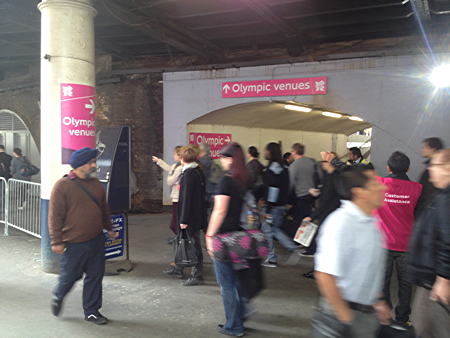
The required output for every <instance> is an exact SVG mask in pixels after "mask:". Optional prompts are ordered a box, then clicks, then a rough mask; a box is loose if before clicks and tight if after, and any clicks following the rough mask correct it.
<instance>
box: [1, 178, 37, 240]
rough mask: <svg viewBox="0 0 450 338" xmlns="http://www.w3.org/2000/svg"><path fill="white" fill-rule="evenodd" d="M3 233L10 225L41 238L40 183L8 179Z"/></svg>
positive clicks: (6, 231)
mask: <svg viewBox="0 0 450 338" xmlns="http://www.w3.org/2000/svg"><path fill="white" fill-rule="evenodd" d="M6 201H7V202H6V207H7V211H6V220H5V234H6V235H7V233H8V227H9V226H11V227H13V228H16V229H18V230H20V231H23V232H25V233H27V234H29V235H32V236H35V237H38V238H41V219H40V214H41V185H40V184H39V183H32V182H27V181H19V180H9V181H8V184H7V193H6Z"/></svg>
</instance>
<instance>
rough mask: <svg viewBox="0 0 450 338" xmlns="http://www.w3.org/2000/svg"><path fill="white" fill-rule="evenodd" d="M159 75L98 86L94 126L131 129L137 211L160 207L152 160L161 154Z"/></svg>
mask: <svg viewBox="0 0 450 338" xmlns="http://www.w3.org/2000/svg"><path fill="white" fill-rule="evenodd" d="M160 80H161V76H160V75H159V74H157V75H142V76H132V77H129V78H127V79H125V80H124V81H123V82H121V83H116V84H107V85H100V86H98V87H97V125H98V126H104V125H107V126H116V125H127V126H130V128H131V138H132V168H133V172H134V174H135V175H136V178H137V184H138V189H139V192H138V193H137V194H136V195H135V197H134V201H133V208H134V211H136V212H159V211H161V208H162V173H161V170H160V169H158V168H157V167H156V165H154V164H153V162H152V161H151V156H152V154H155V155H157V156H160V155H161V154H162V152H163V150H162V147H163V96H162V95H163V94H162V84H161V83H160Z"/></svg>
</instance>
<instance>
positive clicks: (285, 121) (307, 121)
mask: <svg viewBox="0 0 450 338" xmlns="http://www.w3.org/2000/svg"><path fill="white" fill-rule="evenodd" d="M286 104H291V102H252V103H243V104H237V105H234V106H230V107H227V108H223V109H219V110H216V111H213V112H211V113H209V114H206V115H204V116H202V117H199V118H197V119H195V120H193V121H191V122H190V123H189V124H216V125H231V126H240V127H248V128H268V129H285V130H303V131H313V132H323V133H333V134H345V135H351V134H353V133H355V132H357V131H360V130H363V129H366V128H370V127H371V124H370V123H369V122H366V121H362V122H361V121H352V120H349V119H348V117H347V116H344V117H342V118H332V117H327V116H323V115H322V114H321V112H322V111H331V112H337V111H335V110H329V109H326V108H324V107H323V108H322V107H317V106H309V107H310V108H313V109H314V110H313V111H312V112H310V113H304V112H299V111H293V110H288V109H285V108H284V106H285V105H286ZM304 106H308V105H304ZM339 113H341V112H339ZM342 114H347V113H342ZM347 115H349V116H350V115H351V114H347Z"/></svg>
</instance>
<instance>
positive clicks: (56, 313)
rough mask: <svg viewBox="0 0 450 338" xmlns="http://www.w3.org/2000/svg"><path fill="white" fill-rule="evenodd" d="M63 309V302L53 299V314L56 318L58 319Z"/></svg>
mask: <svg viewBox="0 0 450 338" xmlns="http://www.w3.org/2000/svg"><path fill="white" fill-rule="evenodd" d="M61 309H62V300H57V299H56V298H53V299H52V313H53V315H54V316H56V317H58V316H59V314H60V313H61Z"/></svg>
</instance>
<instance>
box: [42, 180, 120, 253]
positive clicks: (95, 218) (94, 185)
mask: <svg viewBox="0 0 450 338" xmlns="http://www.w3.org/2000/svg"><path fill="white" fill-rule="evenodd" d="M74 180H78V181H79V182H81V184H82V185H83V186H84V187H85V188H86V189H87V190H89V192H90V193H91V194H92V195H93V196H94V197H95V198H96V199H97V200H98V201H99V203H100V205H101V210H100V208H99V207H98V206H97V205H96V204H95V203H94V201H92V199H91V198H90V197H89V196H88V195H87V194H86V193H85V192H84V191H83V190H82V189H81V188H80V187H79V186H78V185H77V184H76V183H75V182H74ZM48 228H49V233H50V237H51V243H52V245H56V244H62V243H80V242H87V241H89V240H91V239H94V238H95V237H97V236H98V235H100V234H101V232H102V230H103V229H106V230H112V225H111V217H110V214H109V207H108V204H107V202H106V193H105V189H104V188H103V186H102V185H101V183H100V182H99V180H97V179H86V180H82V179H79V178H77V176H76V175H75V174H74V173H73V172H71V173H70V174H69V175H68V176H67V177H64V178H62V179H60V180H59V181H58V182H56V184H55V186H54V187H53V191H52V195H51V197H50V204H49V215H48Z"/></svg>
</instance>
